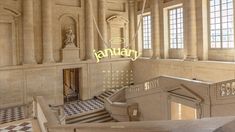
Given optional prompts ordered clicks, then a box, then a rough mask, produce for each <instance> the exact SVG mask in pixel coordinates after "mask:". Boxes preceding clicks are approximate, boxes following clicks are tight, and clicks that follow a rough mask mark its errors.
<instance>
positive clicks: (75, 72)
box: [63, 68, 80, 103]
mask: <svg viewBox="0 0 235 132" xmlns="http://www.w3.org/2000/svg"><path fill="white" fill-rule="evenodd" d="M79 71H80V69H79V68H74V69H64V70H63V85H64V90H63V92H64V102H65V103H67V102H72V101H77V100H79V99H80V97H79V94H80V93H79V86H80V84H79V78H80V76H79V75H80V72H79Z"/></svg>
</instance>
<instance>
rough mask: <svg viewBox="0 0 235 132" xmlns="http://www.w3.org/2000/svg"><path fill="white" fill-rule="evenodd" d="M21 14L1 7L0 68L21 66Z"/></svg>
mask: <svg viewBox="0 0 235 132" xmlns="http://www.w3.org/2000/svg"><path fill="white" fill-rule="evenodd" d="M20 15H21V14H20V12H19V11H17V10H13V9H11V8H10V7H6V6H0V29H1V32H0V56H1V57H0V66H10V65H17V64H20V55H19V54H20V53H19V44H18V43H19V39H18V35H19V33H18V31H19V29H18V28H19V25H18V24H19V16H20Z"/></svg>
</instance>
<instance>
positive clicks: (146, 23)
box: [142, 15, 152, 49]
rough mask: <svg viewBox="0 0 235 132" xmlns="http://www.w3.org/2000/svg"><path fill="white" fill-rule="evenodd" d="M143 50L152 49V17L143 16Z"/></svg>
mask: <svg viewBox="0 0 235 132" xmlns="http://www.w3.org/2000/svg"><path fill="white" fill-rule="evenodd" d="M142 31H143V49H151V48H152V44H151V16H150V15H145V16H143V30H142Z"/></svg>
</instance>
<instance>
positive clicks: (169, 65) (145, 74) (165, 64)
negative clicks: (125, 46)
mask: <svg viewBox="0 0 235 132" xmlns="http://www.w3.org/2000/svg"><path fill="white" fill-rule="evenodd" d="M132 68H133V71H134V80H135V82H136V83H138V82H143V81H144V80H147V79H151V78H153V77H157V76H160V75H169V76H175V77H182V78H189V79H193V78H195V79H197V80H203V81H209V82H219V81H224V80H229V79H234V78H235V76H234V75H235V67H234V64H233V63H232V62H231V63H229V62H216V61H196V62H190V61H182V60H171V59H166V60H165V59H160V60H152V59H139V60H137V61H135V62H133V63H132ZM145 69H148V70H145Z"/></svg>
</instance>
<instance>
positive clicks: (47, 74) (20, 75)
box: [0, 60, 130, 108]
mask: <svg viewBox="0 0 235 132" xmlns="http://www.w3.org/2000/svg"><path fill="white" fill-rule="evenodd" d="M129 63H130V62H129V60H115V61H107V62H102V63H99V64H97V63H96V62H81V63H68V64H49V65H34V66H26V65H25V66H15V67H11V68H0V75H1V76H0V108H4V107H10V106H15V105H22V104H27V103H29V102H31V101H32V97H33V96H44V97H45V99H46V100H47V101H48V102H49V103H50V104H54V105H61V104H63V103H64V102H63V69H69V68H79V69H80V74H81V75H80V76H81V80H80V91H79V92H80V96H81V99H83V100H85V99H89V98H91V97H93V96H94V95H96V94H97V93H99V92H101V91H103V90H104V89H107V87H104V85H103V81H104V75H105V74H104V73H103V70H105V71H110V72H112V71H120V72H121V71H130V65H129ZM110 76H112V75H110ZM120 79H121V78H120ZM124 79H126V77H124ZM119 85H121V82H120V84H119ZM115 86H116V85H115ZM111 87H112V86H110V88H111Z"/></svg>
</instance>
